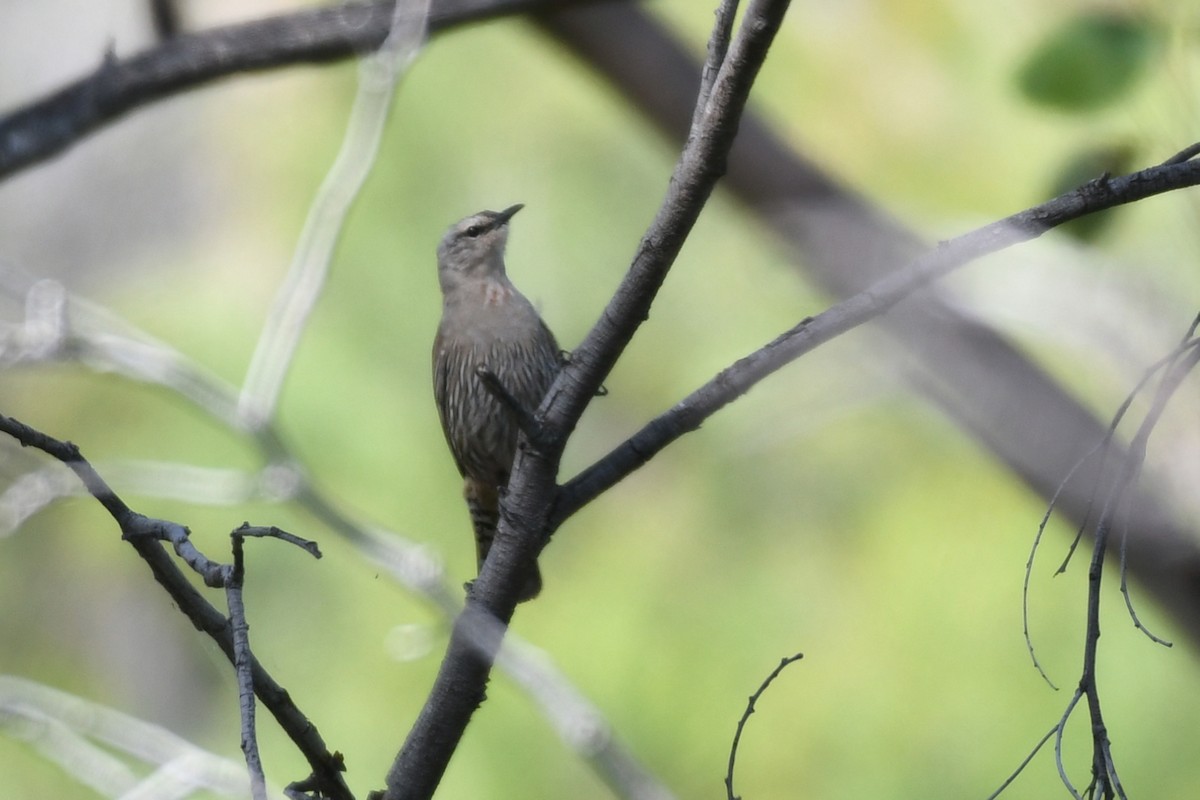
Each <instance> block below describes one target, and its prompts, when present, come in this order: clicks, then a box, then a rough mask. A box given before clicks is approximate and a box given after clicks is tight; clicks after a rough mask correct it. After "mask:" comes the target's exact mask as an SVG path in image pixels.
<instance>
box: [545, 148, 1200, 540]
mask: <svg viewBox="0 0 1200 800" xmlns="http://www.w3.org/2000/svg"><path fill="white" fill-rule="evenodd" d="M1197 183H1200V162H1196V161H1189V162H1185V163H1179V164H1167V165H1160V166H1156V167H1150V168H1149V169H1145V170H1142V171H1141V172H1136V173H1133V174H1132V175H1126V176H1124V177H1120V178H1107V179H1101V180H1097V181H1093V182H1091V183H1088V184H1086V185H1084V186H1082V187H1080V188H1078V189H1076V190H1075V191H1072V192H1068V193H1067V194H1064V195H1062V196H1060V197H1057V198H1055V199H1053V200H1050V201H1049V202H1046V203H1043V204H1042V205H1040V206H1036V207H1034V208H1030V209H1027V210H1025V211H1022V212H1020V213H1018V214H1014V215H1012V216H1010V217H1008V218H1006V219H1003V220H1000V221H999V222H994V223H992V224H990V225H986V226H984V227H982V228H978V229H976V230H974V231H971V232H969V233H966V234H963V235H962V236H959V237H957V238H955V239H951V240H950V241H947V242H943V243H942V244H941V245H939V246H938V247H937V248H936V249H934V250H931V251H929V252H928V253H926V254H925V255H924V256H922V257H920V258H918V259H917V260H916V261H914V262H912V263H911V264H909V265H908V266H907V267H906V268H904V269H902V270H899V271H897V272H893V273H891V274H890V275H889V276H888V277H887V278H884V279H883V280H881V281H879V282H878V283H876V284H875V285H874V286H872V287H871V288H869V289H867V290H865V291H863V292H860V293H859V294H856V295H854V296H853V297H850V298H848V299H847V300H844V301H842V302H841V303H838V304H836V305H834V306H832V307H831V308H829V309H828V310H826V311H824V312H822V313H821V314H819V315H818V316H816V317H810V318H808V319H805V320H802V321H801V322H800V323H799V324H797V325H796V326H795V327H793V328H792V329H791V330H788V331H787V332H785V333H783V334H782V335H781V336H779V337H778V338H776V339H775V340H774V341H773V342H771V343H769V344H767V345H766V346H764V347H762V348H760V349H759V350H757V351H755V352H754V353H751V354H750V355H748V356H746V357H745V358H742V359H740V360H739V361H737V362H736V363H734V364H732V365H730V366H729V367H727V368H726V369H724V370H722V371H721V372H720V373H718V374H717V375H716V376H715V377H714V378H713V379H712V380H710V381H709V382H708V383H706V384H704V385H703V386H701V387H700V388H699V389H697V390H696V391H694V392H692V393H691V394H690V395H688V396H687V397H686V398H684V399H683V400H682V401H681V402H679V403H678V404H677V405H676V406H675V407H674V408H672V409H671V410H669V411H667V412H665V413H664V414H662V415H660V416H659V417H657V418H656V419H654V420H652V421H651V422H650V423H649V424H647V425H646V426H645V427H644V428H642V430H640V431H638V432H637V433H636V434H634V435H633V436H632V437H630V438H629V439H628V440H626V441H625V442H623V443H622V444H621V445H619V446H618V447H617V448H616V449H614V450H613V451H612V452H611V453H609V454H608V455H607V456H605V457H604V458H603V459H601V460H600V461H598V462H597V463H595V464H593V465H592V466H591V467H589V468H588V469H586V470H584V472H582V473H581V474H580V475H579V476H577V477H576V478H574V479H572V480H571V481H569V482H567V483H566V484H565V485H564V486H563V489H562V493H561V495H560V498H559V502H558V505H557V508H556V511H555V518H554V521H553V524H554V526H555V527H557V525H558V524H561V522H562V521H563V520H565V519H566V518H567V517H569V516H570V515H571V514H572V513H574V512H575V511H577V510H578V509H579V508H581V507H582V506H583V505H585V504H586V503H588V502H590V501H591V500H592V499H594V498H595V497H596V496H598V495H599V494H600V493H601V492H603V491H605V490H606V489H608V488H609V487H610V486H612V485H613V484H615V483H616V482H617V481H619V480H621V479H622V478H623V477H625V476H626V475H628V474H629V473H630V472H632V471H633V470H635V469H637V468H638V467H640V466H641V465H642V464H645V463H646V462H647V461H648V460H649V459H650V458H652V457H653V456H654V455H655V454H657V453H658V452H659V451H661V450H662V449H663V448H664V447H666V446H667V445H668V444H670V443H671V442H673V441H675V440H676V439H678V438H679V437H680V436H682V435H684V434H685V433H688V432H690V431H694V430H696V429H697V428H699V427H700V425H701V424H702V423H703V422H704V420H706V419H708V417H710V416H711V415H712V414H713V413H715V412H716V411H718V410H720V409H721V408H723V407H724V406H725V405H727V404H729V403H730V402H732V401H733V400H735V399H737V398H738V397H739V396H741V395H742V394H744V393H745V392H747V391H749V390H750V388H751V387H753V386H754V385H755V384H756V383H758V382H759V381H760V380H762V379H763V378H765V377H767V376H768V375H770V374H771V373H772V372H774V371H776V370H778V369H780V368H781V367H783V366H785V365H786V364H788V363H790V362H791V361H793V360H795V359H797V358H799V357H800V356H802V355H804V354H805V353H808V352H810V351H811V350H813V349H815V348H816V347H818V346H820V345H822V344H824V343H826V342H828V341H830V340H832V339H834V338H835V337H837V336H840V335H841V334H843V333H845V332H846V331H849V330H852V329H853V328H855V327H857V326H859V325H862V324H864V323H866V322H869V321H871V320H873V319H875V318H877V317H879V316H880V315H882V314H883V313H885V312H886V311H888V310H889V309H891V308H892V307H893V306H895V305H896V304H897V303H899V302H900V301H901V300H903V299H904V298H906V297H908V296H909V295H911V294H912V293H913V292H915V291H916V290H918V289H920V288H923V287H924V286H927V285H928V284H929V283H930V282H931V281H934V280H937V279H938V278H940V277H942V276H944V275H945V274H947V273H948V272H950V271H952V270H954V269H957V268H959V267H961V266H963V265H964V264H967V263H969V262H970V261H972V260H974V259H977V258H980V257H981V256H984V255H987V254H989V253H994V252H996V251H998V250H1001V249H1003V248H1006V247H1010V246H1012V245H1014V244H1018V243H1020V242H1025V241H1028V240H1030V239H1033V238H1036V237H1038V236H1040V235H1042V234H1043V233H1045V232H1046V231H1048V230H1050V229H1051V228H1054V227H1056V226H1058V225H1061V224H1063V223H1065V222H1068V221H1070V220H1072V219H1077V218H1078V217H1081V216H1084V215H1086V214H1091V213H1094V212H1096V211H1100V210H1103V209H1106V208H1112V207H1114V206H1117V205H1122V204H1125V203H1132V202H1135V201H1137V200H1142V199H1144V198H1146V197H1150V196H1152V195H1155V194H1161V193H1163V192H1169V191H1174V190H1177V189H1182V188H1186V187H1190V186H1195V185H1196V184H1197Z"/></svg>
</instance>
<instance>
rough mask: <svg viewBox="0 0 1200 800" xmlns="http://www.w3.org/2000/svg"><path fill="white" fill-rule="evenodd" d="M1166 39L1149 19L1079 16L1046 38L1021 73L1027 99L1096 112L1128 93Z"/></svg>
mask: <svg viewBox="0 0 1200 800" xmlns="http://www.w3.org/2000/svg"><path fill="white" fill-rule="evenodd" d="M1161 44H1162V37H1161V35H1160V31H1159V28H1158V26H1157V25H1155V24H1154V23H1153V22H1152V21H1151V20H1149V19H1147V18H1145V17H1138V16H1129V15H1122V14H1117V13H1114V12H1097V11H1092V12H1087V13H1084V14H1080V15H1079V16H1076V17H1074V18H1072V19H1070V20H1068V21H1067V23H1066V24H1065V25H1064V26H1063V27H1061V28H1059V29H1058V30H1057V31H1056V32H1054V33H1053V34H1051V35H1050V36H1049V37H1048V38H1047V39H1045V40H1044V41H1043V42H1042V43H1041V44H1040V45H1039V46H1038V47H1037V48H1035V49H1034V51H1033V53H1031V54H1030V56H1029V58H1028V59H1026V61H1025V63H1024V65H1023V66H1022V67H1021V69H1020V71H1019V72H1018V74H1017V85H1018V86H1019V87H1020V90H1021V92H1022V94H1024V95H1025V97H1026V98H1028V99H1029V100H1031V101H1032V102H1034V103H1038V104H1040V105H1046V106H1052V107H1054V108H1058V109H1061V110H1064V111H1073V112H1080V111H1094V110H1095V109H1098V108H1101V107H1103V106H1105V105H1108V104H1109V103H1112V102H1113V101H1115V100H1117V99H1119V98H1120V97H1122V96H1123V95H1125V94H1127V93H1128V92H1129V90H1130V89H1131V88H1132V87H1133V86H1134V84H1135V83H1136V82H1137V80H1138V78H1140V77H1141V75H1142V74H1143V73H1144V72H1145V71H1146V67H1147V65H1148V64H1149V63H1150V61H1151V60H1152V59H1153V58H1154V57H1155V56H1156V55H1157V54H1158V52H1159V49H1160V46H1161Z"/></svg>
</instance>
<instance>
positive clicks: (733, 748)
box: [725, 653, 804, 800]
mask: <svg viewBox="0 0 1200 800" xmlns="http://www.w3.org/2000/svg"><path fill="white" fill-rule="evenodd" d="M802 658H804V654H803V653H796V655H794V656H788V657H787V658H785V659H783V660H782V661H780V662H779V665H778V666H777V667H775V669H773V670H771V674H770V675H768V676H767V677H766V680H764V681H763V682H762V683H761V684H760V685H759V687H758V689H757V690H755V692H754V694H752V695H750V699H749V701H748V702H747V703H746V710H745V711H743V712H742V717H741V719H739V720H738V723H737V729H736V730H735V731H734V732H733V743H732V744H731V745H730V746H729V766H728V768H727V769H726V770H725V795H726V797H728V800H741V798H740V797H738V796H737V795H735V794H734V793H733V768H734V765H735V764H736V763H737V752H738V744H739V743H740V742H741V741H742V730H743V729H744V728H745V727H746V723H747V722H749V721H750V715H751V714H753V713H754V705H755V703H757V702H758V700H759V698H760V697H762V696H763V693H764V692H766V691H767V687H768V686H770V685H771V683H772V682H773V681H774V680H775V679H776V678H778V677H779V675H780V673H782V672H783V671H784V670H785V669H787V668H788V665H789V664H792V663H795V662H797V661H799V660H800V659H802Z"/></svg>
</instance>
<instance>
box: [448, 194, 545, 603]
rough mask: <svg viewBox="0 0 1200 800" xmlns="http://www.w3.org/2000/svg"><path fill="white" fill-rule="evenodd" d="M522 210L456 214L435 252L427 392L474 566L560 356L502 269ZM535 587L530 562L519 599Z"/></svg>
mask: <svg viewBox="0 0 1200 800" xmlns="http://www.w3.org/2000/svg"><path fill="white" fill-rule="evenodd" d="M523 207H524V206H523V205H522V204H517V205H514V206H509V207H508V208H506V209H504V210H503V211H480V212H479V213H477V214H472V215H471V216H469V217H466V218H464V219H461V220H459V221H458V222H456V223H455V224H454V225H452V226H450V228H449V229H448V230H447V231H446V233H445V235H444V236H443V237H442V240H441V243H440V244H439V245H438V250H437V261H438V283H439V285H440V286H441V290H442V317H441V321H440V322H439V324H438V329H437V336H436V337H435V339H434V342H433V393H434V399H435V400H436V401H437V409H438V416H439V418H440V420H441V423H442V432H443V433H444V434H445V435H446V443H447V444H448V445H449V446H450V452H451V454H452V455H453V456H454V462H455V464H456V465H457V467H458V471H459V474H460V475H462V478H463V497H464V498H465V499H466V501H467V509H468V511H469V512H470V516H471V524H472V526H473V528H474V532H475V555H476V562H477V563H476V567H477V569H482V568H483V562H484V560H485V559H486V558H487V555H488V551H489V550H490V549H491V546H492V541H493V539H494V538H495V535H496V526H497V524H498V523H499V521H500V498H501V496H502V495H503V493H504V491H505V488H506V487H507V485H508V478H509V473H510V472H511V470H512V465H513V459H514V458H515V457H516V453H517V437H518V434H519V433H520V430H521V416H523V415H524V414H529V415H532V413H533V411H534V410H536V409H537V407H538V406H539V405H540V404H541V402H542V399H543V398H544V397H545V395H546V392H547V391H548V390H549V388H550V384H551V383H553V382H554V378H555V376H557V375H558V372H559V370H560V369H561V368H562V365H563V362H564V356H563V353H562V351H561V350H559V347H558V342H557V340H556V339H555V338H554V334H553V333H551V332H550V329H549V328H548V327H547V326H546V323H545V322H544V321H543V320H542V318H541V316H540V315H539V314H538V312H537V309H535V308H534V306H533V304H532V303H531V302H529V300H528V299H527V298H526V297H525V295H523V294H521V293H520V292H519V291H517V288H516V287H515V286H513V284H512V281H510V280H509V278H508V274H507V272H506V271H505V267H504V249H505V245H506V244H507V242H508V224H509V220H510V219H512V216H513V215H514V214H516V213H517V212H518V211H520V210H521V209H522V208H523ZM481 371H486V372H487V373H490V374H491V375H493V376H495V378H496V380H497V382H498V384H499V387H498V388H496V389H489V387H488V386H487V385H486V384H485V382H484V378H483V377H481V374H480V373H481ZM501 393H502V394H501ZM498 394H500V396H498ZM501 397H504V400H501ZM505 401H507V402H505ZM514 406H515V407H514ZM467 585H468V587H469V586H470V583H468V584H467ZM541 588H542V578H541V573H540V571H539V570H538V568H537V566H536V565H534V569H533V572H532V573H530V574H529V577H528V578H527V580H526V581H525V583H524V585H523V586H522V588H521V591H520V594H519V596H518V601H519V602H524V601H526V600H531V599H533V598H534V597H536V596H537V595H538V594H539V593H540V592H541Z"/></svg>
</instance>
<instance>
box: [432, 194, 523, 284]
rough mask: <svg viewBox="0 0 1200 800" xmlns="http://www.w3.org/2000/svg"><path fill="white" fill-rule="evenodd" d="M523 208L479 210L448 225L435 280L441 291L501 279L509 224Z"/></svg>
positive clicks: (519, 206)
mask: <svg viewBox="0 0 1200 800" xmlns="http://www.w3.org/2000/svg"><path fill="white" fill-rule="evenodd" d="M523 207H524V206H522V205H521V204H520V203H518V204H517V205H515V206H509V207H508V208H506V209H504V210H503V211H480V212H479V213H478V214H472V215H471V216H469V217H466V218H465V219H461V220H459V221H458V222H456V223H454V224H453V225H451V226H450V230H448V231H446V235H445V236H443V237H442V242H441V244H439V245H438V278H439V280H440V281H441V284H442V288H443V289H445V288H447V287H448V286H454V285H456V284H458V283H460V282H462V281H463V280H468V279H471V278H485V277H503V276H504V245H505V244H506V243H507V242H508V221H509V219H511V218H512V215H513V214H516V213H517V212H518V211H520V210H521V209H522V208H523Z"/></svg>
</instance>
